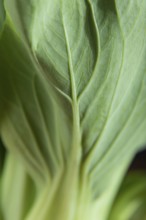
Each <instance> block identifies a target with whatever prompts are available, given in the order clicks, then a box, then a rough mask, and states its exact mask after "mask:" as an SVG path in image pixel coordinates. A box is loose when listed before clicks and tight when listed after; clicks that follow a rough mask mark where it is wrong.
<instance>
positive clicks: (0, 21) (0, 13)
mask: <svg viewBox="0 0 146 220" xmlns="http://www.w3.org/2000/svg"><path fill="white" fill-rule="evenodd" d="M4 21H5V9H4V3H3V0H0V34H1V30H2V29H3V25H4Z"/></svg>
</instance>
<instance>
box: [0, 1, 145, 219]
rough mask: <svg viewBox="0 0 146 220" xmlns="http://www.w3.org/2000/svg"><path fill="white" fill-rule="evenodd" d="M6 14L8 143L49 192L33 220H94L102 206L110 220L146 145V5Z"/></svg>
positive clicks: (18, 6)
mask: <svg viewBox="0 0 146 220" xmlns="http://www.w3.org/2000/svg"><path fill="white" fill-rule="evenodd" d="M5 7H6V11H7V22H6V24H5V27H4V30H3V33H2V36H1V39H0V70H1V72H0V78H1V81H0V90H1V92H0V95H1V100H2V104H1V105H0V106H4V109H5V110H6V111H5V117H4V119H3V121H2V122H1V135H2V139H3V141H4V143H5V145H6V146H7V148H8V149H9V150H10V152H11V153H13V154H14V153H15V154H16V155H18V157H19V158H21V159H22V163H23V164H24V166H25V167H26V169H27V170H28V172H29V173H30V174H31V175H32V177H33V179H34V180H35V181H36V182H37V183H38V185H39V187H42V188H43V189H44V192H45V193H44V194H42V195H40V198H39V199H38V201H37V203H36V206H35V205H34V208H33V210H32V213H30V215H29V216H28V219H27V220H29V219H47V218H48V216H49V218H50V219H54V220H58V219H64V220H66V219H67V220H70V219H71V220H72V219H85V220H86V219H88V218H89V216H93V217H92V218H93V219H96V216H98V215H99V214H98V213H99V211H100V210H101V207H103V206H104V212H101V216H99V219H101V220H102V219H106V216H107V215H108V211H109V206H110V204H111V203H112V200H113V198H114V196H115V194H116V192H117V189H118V186H119V184H120V182H121V180H122V178H123V176H124V174H125V172H126V170H127V167H128V166H129V164H130V162H131V160H132V158H133V157H134V155H135V153H136V152H137V151H138V150H139V149H141V148H142V147H143V146H144V144H145V143H146V135H145V134H146V133H145V131H146V117H145V112H146V98H145V97H146V64H145V60H146V38H145V28H146V13H145V12H146V2H145V1H144V0H143V1H136V0H134V1H128V3H127V1H126V0H123V1H120V0H110V1H107V0H88V1H83V0H81V1H79V0H74V1H73V0H70V1H68V0H62V1H59V0H54V1H53V2H52V1H51V0H41V1H38V2H36V1H33V0H26V1H23V0H11V1H10V0H6V1H5ZM60 182H62V185H61V184H60ZM67 186H70V189H71V190H70V193H68V187H67ZM51 187H52V188H53V190H52V193H51V195H50V197H49V202H48V203H47V202H46V200H47V198H46V196H45V195H46V194H49V192H50V191H51ZM55 187H57V189H56V188H55ZM46 192H47V193H46ZM62 197H63V198H64V202H63V203H62V202H61V201H62ZM47 201H48V200H47ZM70 201H71V202H70ZM42 204H46V206H44V207H43V208H42ZM77 204H78V205H77ZM90 204H92V206H93V207H94V208H93V209H90V208H89V207H90ZM39 207H41V208H40V209H41V210H42V212H41V213H38V210H40V209H39ZM52 207H53V209H52ZM58 207H59V210H58V213H62V214H61V216H59V214H58V213H57V212H56V209H58ZM65 207H66V210H68V211H67V212H66V213H64V212H63V211H62V210H64V208H65ZM84 210H87V212H86V211H84ZM89 210H90V211H89ZM73 213H76V214H73Z"/></svg>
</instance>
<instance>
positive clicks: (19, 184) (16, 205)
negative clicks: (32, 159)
mask: <svg viewBox="0 0 146 220" xmlns="http://www.w3.org/2000/svg"><path fill="white" fill-rule="evenodd" d="M0 193H1V202H0V203H1V204H0V205H1V207H0V208H1V210H2V214H3V219H5V220H7V219H12V220H24V218H25V216H26V214H27V213H28V212H29V210H30V208H31V206H32V204H33V202H34V198H35V197H36V187H35V184H34V182H33V181H32V179H31V178H30V177H29V175H28V173H27V172H26V170H25V168H24V167H23V166H22V164H21V163H20V161H18V160H17V159H16V158H15V157H14V156H12V155H11V154H7V157H6V160H5V167H4V171H3V175H2V179H1V188H0Z"/></svg>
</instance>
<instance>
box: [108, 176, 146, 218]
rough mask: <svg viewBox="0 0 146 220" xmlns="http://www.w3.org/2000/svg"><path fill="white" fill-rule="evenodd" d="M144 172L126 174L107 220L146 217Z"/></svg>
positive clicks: (145, 177) (145, 178)
mask: <svg viewBox="0 0 146 220" xmlns="http://www.w3.org/2000/svg"><path fill="white" fill-rule="evenodd" d="M145 204H146V174H145V173H144V172H135V173H131V174H128V176H127V177H126V178H125V180H124V182H123V184H122V186H121V188H120V191H119V193H118V195H117V197H116V199H115V202H114V205H113V207H112V209H111V213H110V217H109V220H110V219H111V220H115V219H116V220H142V219H146V209H145V208H146V205H145Z"/></svg>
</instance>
